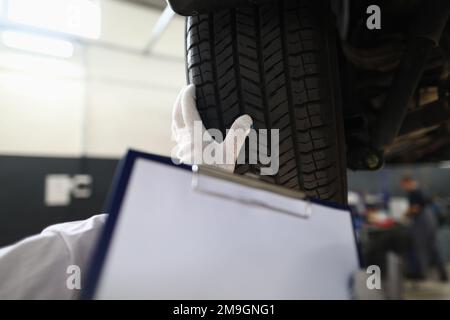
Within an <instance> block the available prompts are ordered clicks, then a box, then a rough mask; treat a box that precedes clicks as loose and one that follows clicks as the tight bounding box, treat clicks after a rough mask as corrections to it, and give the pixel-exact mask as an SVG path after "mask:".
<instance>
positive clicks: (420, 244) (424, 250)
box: [400, 173, 448, 281]
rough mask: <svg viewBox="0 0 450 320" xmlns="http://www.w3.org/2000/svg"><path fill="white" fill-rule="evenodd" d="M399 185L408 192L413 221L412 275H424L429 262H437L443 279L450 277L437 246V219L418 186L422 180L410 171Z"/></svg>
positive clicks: (421, 276) (408, 211) (411, 231)
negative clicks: (418, 180) (417, 179)
mask: <svg viewBox="0 0 450 320" xmlns="http://www.w3.org/2000/svg"><path fill="white" fill-rule="evenodd" d="M400 187H401V188H402V189H403V190H404V191H405V192H406V193H407V197H408V202H409V206H408V209H407V210H406V212H405V213H404V217H405V220H407V221H409V222H410V234H411V250H410V257H409V258H410V259H409V260H410V261H409V262H410V268H411V270H410V271H409V273H410V274H409V276H410V277H412V278H415V279H418V280H422V279H425V278H426V276H427V270H428V267H429V266H430V265H434V266H435V267H436V268H437V270H438V272H439V277H440V280H441V281H448V274H447V270H446V266H445V262H444V260H443V258H442V254H441V252H440V251H439V248H438V247H437V240H436V233H437V221H436V217H435V216H434V214H433V211H432V209H431V207H430V205H429V204H430V202H429V200H428V199H427V198H426V196H425V195H424V193H423V192H422V190H421V189H420V187H419V183H418V182H417V181H416V180H415V179H414V178H413V176H412V175H411V174H409V173H405V174H404V175H403V176H402V178H401V179H400Z"/></svg>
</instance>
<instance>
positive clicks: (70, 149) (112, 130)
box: [0, 0, 450, 298]
mask: <svg viewBox="0 0 450 320" xmlns="http://www.w3.org/2000/svg"><path fill="white" fill-rule="evenodd" d="M165 8H166V4H165V2H164V1H163V0H102V1H95V0H40V1H37V0H0V182H1V187H0V203H1V204H2V207H1V210H0V247H1V246H4V245H8V244H11V243H13V242H15V241H17V240H20V239H21V238H23V237H25V236H29V235H32V234H35V233H38V232H40V231H41V230H42V229H43V228H45V227H46V226H48V225H50V224H54V223H58V222H64V221H73V220H79V219H85V218H88V217H90V216H92V215H95V214H98V213H101V212H102V210H103V205H104V202H105V198H106V196H107V193H108V190H109V186H110V183H111V180H112V177H113V174H114V171H115V168H116V166H117V164H118V161H119V160H120V158H121V157H122V156H123V155H124V154H125V152H126V150H127V149H130V148H133V149H138V150H142V151H146V152H150V153H156V154H162V155H170V152H171V149H172V147H173V145H174V143H173V141H171V131H170V125H171V112H172V105H173V103H174V101H175V98H176V96H177V95H178V92H179V90H180V88H182V86H183V85H185V83H186V75H185V64H184V55H185V54H184V51H185V49H184V26H185V25H184V24H185V20H184V18H183V17H180V16H176V15H174V14H173V12H171V11H170V10H167V9H165ZM81 17H83V18H81ZM405 172H409V173H410V174H412V175H413V176H414V177H415V178H416V179H418V181H419V182H420V184H421V186H422V189H423V190H424V191H425V192H426V193H427V195H429V196H430V197H435V198H436V199H439V203H440V204H441V207H442V210H443V212H444V214H446V215H447V217H448V212H449V210H450V162H441V163H425V164H421V165H416V166H409V167H401V166H395V167H386V168H384V169H383V170H381V171H378V172H349V189H350V190H351V191H352V193H351V195H352V199H353V204H356V207H357V208H358V210H360V211H361V212H359V213H356V214H360V215H365V212H366V209H367V208H368V207H371V208H372V209H373V208H376V210H377V211H379V212H378V213H379V214H378V216H377V217H378V218H377V219H378V220H377V221H378V222H379V223H378V225H377V224H376V223H375V229H376V231H377V232H378V231H379V230H380V229H383V228H386V229H388V227H389V226H388V225H387V224H386V221H390V220H389V219H385V218H386V217H388V218H389V217H395V218H396V219H397V218H400V216H401V214H402V213H403V212H402V210H404V209H405V206H406V205H407V204H406V198H405V193H404V192H403V191H401V190H400V188H399V180H400V177H401V176H402V175H403V174H404V173H405ZM383 219H384V220H383ZM444 220H445V218H444ZM449 223H450V222H449V221H443V222H442V224H441V227H440V231H439V241H440V244H441V245H442V250H443V252H444V256H445V259H446V260H447V261H448V262H450V227H449ZM377 228H378V229H377ZM371 230H372V231H373V229H371ZM449 287H450V286H448V285H447V286H446V287H445V288H446V289H442V287H435V286H432V287H431V288H432V289H430V290H431V291H432V293H431V294H428V295H427V294H425V295H424V296H425V297H430V296H433V297H436V295H437V297H438V298H439V297H446V298H450V289H449ZM436 288H437V289H436ZM433 290H435V291H433ZM436 290H437V291H436ZM436 292H437V293H436ZM412 296H413V297H414V295H412ZM424 296H419V297H424Z"/></svg>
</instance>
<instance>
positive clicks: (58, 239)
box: [0, 214, 107, 299]
mask: <svg viewBox="0 0 450 320" xmlns="http://www.w3.org/2000/svg"><path fill="white" fill-rule="evenodd" d="M106 216H107V215H106V214H102V215H96V216H93V217H91V218H89V219H87V220H83V221H75V222H68V223H62V224H57V225H53V226H51V227H48V228H47V229H45V230H43V231H42V232H41V233H40V234H38V235H36V236H32V237H28V238H26V239H24V240H22V241H20V242H18V243H16V244H13V245H11V246H9V247H5V248H2V249H0V299H74V298H77V296H78V294H79V292H80V290H78V289H77V288H73V287H72V286H68V285H67V283H68V280H69V281H70V280H71V279H69V277H70V276H71V274H72V273H68V271H69V272H73V266H75V268H79V270H80V276H81V279H80V283H81V285H83V277H84V276H85V274H84V273H85V272H86V267H87V266H86V264H87V262H88V259H89V258H90V256H91V253H92V249H93V248H94V245H95V243H96V241H97V237H98V235H99V233H100V231H101V230H102V228H103V225H104V222H105V220H106ZM71 266H72V267H71ZM69 267H71V268H69ZM75 276H78V275H75ZM81 289H82V288H81Z"/></svg>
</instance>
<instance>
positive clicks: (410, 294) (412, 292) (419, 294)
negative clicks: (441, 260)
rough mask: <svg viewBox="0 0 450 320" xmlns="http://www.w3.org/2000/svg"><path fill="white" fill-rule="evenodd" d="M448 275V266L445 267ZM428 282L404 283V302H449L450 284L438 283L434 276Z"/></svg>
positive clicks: (449, 267) (449, 270)
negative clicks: (423, 300)
mask: <svg viewBox="0 0 450 320" xmlns="http://www.w3.org/2000/svg"><path fill="white" fill-rule="evenodd" d="M447 270H448V272H449V274H450V264H448V265H447ZM430 278H431V279H430V280H427V281H422V282H413V281H406V282H405V284H404V298H405V299H406V300H418V299H420V300H422V299H425V300H428V299H433V300H450V282H446V283H444V282H440V281H439V280H438V278H437V276H436V275H433V276H431V277H430Z"/></svg>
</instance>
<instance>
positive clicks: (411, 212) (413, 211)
mask: <svg viewBox="0 0 450 320" xmlns="http://www.w3.org/2000/svg"><path fill="white" fill-rule="evenodd" d="M422 209H423V206H422V205H420V204H412V205H410V206H409V208H408V209H407V210H406V212H405V216H406V217H408V218H411V217H413V216H415V215H417V214H419V213H420V212H421V211H422Z"/></svg>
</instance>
